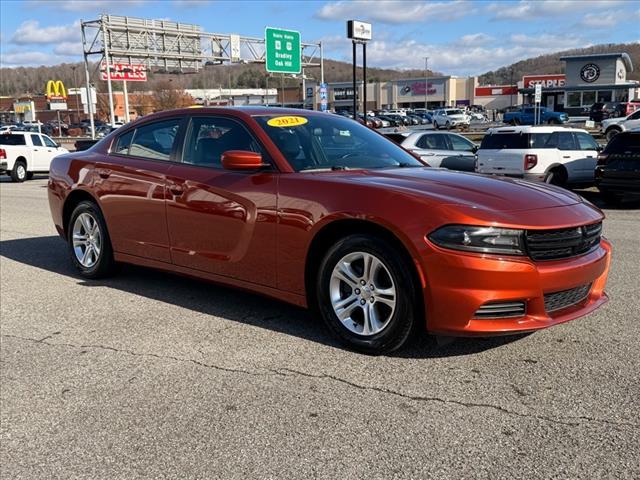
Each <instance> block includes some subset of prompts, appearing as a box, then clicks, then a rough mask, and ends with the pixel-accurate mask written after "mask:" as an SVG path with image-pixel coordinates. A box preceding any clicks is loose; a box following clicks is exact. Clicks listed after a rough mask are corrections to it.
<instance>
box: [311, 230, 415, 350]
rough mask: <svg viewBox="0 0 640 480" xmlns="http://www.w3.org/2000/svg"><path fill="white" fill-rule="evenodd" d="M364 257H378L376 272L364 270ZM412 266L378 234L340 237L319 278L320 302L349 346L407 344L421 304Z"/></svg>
mask: <svg viewBox="0 0 640 480" xmlns="http://www.w3.org/2000/svg"><path fill="white" fill-rule="evenodd" d="M365 259H367V260H374V262H373V263H371V265H374V268H373V269H372V270H373V273H372V275H367V274H366V272H365V271H364V268H363V267H364V261H365ZM375 261H377V262H375ZM339 265H342V269H341V272H342V273H338V266H339ZM410 268H411V265H409V264H408V263H407V261H405V259H404V258H403V257H402V256H401V254H400V253H399V252H398V249H397V248H394V247H393V246H391V245H390V244H389V243H387V242H386V241H384V240H382V239H380V238H378V237H372V236H370V235H360V234H357V235H350V236H348V237H345V238H343V239H341V240H339V241H338V242H337V243H335V244H334V245H333V246H332V247H331V248H330V249H329V251H328V252H327V253H326V255H325V257H324V259H323V260H322V263H321V264H320V269H319V273H318V277H317V279H316V296H317V297H316V303H317V307H318V310H319V312H320V315H321V316H322V319H323V320H324V322H325V324H326V325H327V327H328V328H329V330H330V331H331V333H332V334H333V335H334V336H335V337H336V338H337V339H338V340H339V341H340V342H342V343H343V344H345V345H347V346H348V347H350V348H352V349H354V350H358V351H360V352H363V353H367V354H372V355H379V354H382V353H387V352H391V351H393V350H396V349H398V348H400V347H401V346H402V345H404V343H405V342H406V341H407V339H408V338H409V336H410V333H411V331H412V330H413V328H414V325H415V323H416V321H415V318H416V311H417V308H416V306H417V305H419V303H418V302H417V300H416V299H417V296H416V292H417V289H416V287H415V284H414V281H413V279H412V276H411V274H410V273H409V272H410ZM362 282H365V285H364V286H363V285H362ZM383 290H384V293H381V292H382V291H383ZM365 312H367V313H365ZM339 314H341V315H343V316H344V317H343V318H344V320H341V319H340V318H339V317H338V315H339ZM367 318H368V319H369V321H367Z"/></svg>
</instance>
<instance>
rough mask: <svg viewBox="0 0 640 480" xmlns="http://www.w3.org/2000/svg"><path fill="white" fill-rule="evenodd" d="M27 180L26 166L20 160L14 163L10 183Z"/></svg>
mask: <svg viewBox="0 0 640 480" xmlns="http://www.w3.org/2000/svg"><path fill="white" fill-rule="evenodd" d="M26 179H27V164H26V163H25V162H23V161H22V160H18V161H16V163H14V164H13V170H11V181H13V182H18V183H22V182H24V181H25V180H26Z"/></svg>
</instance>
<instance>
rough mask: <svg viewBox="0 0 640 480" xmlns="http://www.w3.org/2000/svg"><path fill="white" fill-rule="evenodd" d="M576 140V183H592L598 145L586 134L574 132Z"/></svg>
mask: <svg viewBox="0 0 640 480" xmlns="http://www.w3.org/2000/svg"><path fill="white" fill-rule="evenodd" d="M574 135H575V138H576V146H577V148H578V150H579V151H578V152H576V157H577V160H576V165H577V170H578V176H579V177H578V181H580V182H593V181H594V180H595V177H594V172H595V169H596V163H597V162H598V149H599V147H598V144H597V143H596V141H595V140H594V139H593V137H592V136H591V135H589V134H588V133H587V132H574Z"/></svg>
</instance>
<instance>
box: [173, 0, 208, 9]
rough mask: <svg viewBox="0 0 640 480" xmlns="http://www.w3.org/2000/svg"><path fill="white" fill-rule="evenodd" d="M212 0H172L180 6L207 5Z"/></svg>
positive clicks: (175, 4)
mask: <svg viewBox="0 0 640 480" xmlns="http://www.w3.org/2000/svg"><path fill="white" fill-rule="evenodd" d="M210 3H211V0H172V2H171V4H172V5H173V6H174V7H178V8H192V7H206V6H207V5H209V4H210Z"/></svg>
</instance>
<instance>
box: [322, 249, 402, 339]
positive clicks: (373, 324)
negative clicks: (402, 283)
mask: <svg viewBox="0 0 640 480" xmlns="http://www.w3.org/2000/svg"><path fill="white" fill-rule="evenodd" d="M329 294H330V297H331V305H332V307H333V311H334V313H335V314H336V316H337V317H338V319H339V320H340V321H341V322H342V324H343V325H344V327H345V328H347V329H348V330H349V331H351V332H353V333H355V334H358V335H363V336H371V335H375V334H377V333H380V332H381V331H382V330H384V329H385V328H386V327H387V325H388V324H389V322H390V320H391V318H392V317H393V313H394V312H395V309H396V286H395V283H394V281H393V278H392V277H391V274H390V273H389V269H388V268H387V267H386V266H385V264H384V263H383V262H382V260H380V259H379V258H378V257H376V256H375V255H372V254H370V253H366V252H352V253H349V254H347V255H345V256H344V257H342V258H341V259H340V261H339V262H337V264H336V266H335V267H334V269H333V272H332V274H331V279H330V284H329Z"/></svg>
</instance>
